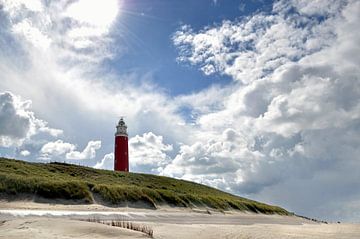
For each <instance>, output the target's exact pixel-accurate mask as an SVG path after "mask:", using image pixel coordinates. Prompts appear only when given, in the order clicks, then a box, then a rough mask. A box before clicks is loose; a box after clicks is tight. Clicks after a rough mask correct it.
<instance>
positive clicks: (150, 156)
mask: <svg viewBox="0 0 360 239" xmlns="http://www.w3.org/2000/svg"><path fill="white" fill-rule="evenodd" d="M172 150H173V146H172V145H170V144H165V143H164V142H163V137H162V136H161V135H155V134H154V133H152V132H148V133H144V134H143V135H142V136H140V135H136V136H134V137H132V138H131V139H130V140H129V155H130V162H131V164H130V165H131V168H134V169H135V170H140V171H145V170H146V169H147V170H149V169H150V170H151V169H155V170H156V169H158V168H159V167H162V166H164V165H165V164H166V163H168V162H169V160H170V157H169V156H168V155H167V153H168V152H169V151H172ZM147 170H146V171H147ZM150 170H149V171H150Z"/></svg>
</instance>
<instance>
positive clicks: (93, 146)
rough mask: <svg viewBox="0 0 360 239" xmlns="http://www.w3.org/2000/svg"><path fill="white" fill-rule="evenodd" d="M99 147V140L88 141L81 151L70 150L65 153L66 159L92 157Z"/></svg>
mask: <svg viewBox="0 0 360 239" xmlns="http://www.w3.org/2000/svg"><path fill="white" fill-rule="evenodd" d="M100 148H101V141H89V143H88V144H87V146H86V147H85V149H84V150H83V151H82V152H79V151H70V152H68V153H66V158H67V159H77V160H82V159H93V158H95V156H96V150H98V149H100Z"/></svg>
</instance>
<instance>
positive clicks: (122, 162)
mask: <svg viewBox="0 0 360 239" xmlns="http://www.w3.org/2000/svg"><path fill="white" fill-rule="evenodd" d="M114 151H115V152H114V154H115V159H114V170H115V171H124V172H129V153H128V134H127V126H126V124H125V122H124V119H123V118H122V117H121V118H120V120H119V123H118V125H117V126H116V133H115V150H114Z"/></svg>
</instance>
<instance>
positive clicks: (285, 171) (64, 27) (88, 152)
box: [0, 0, 360, 222]
mask: <svg viewBox="0 0 360 239" xmlns="http://www.w3.org/2000/svg"><path fill="white" fill-rule="evenodd" d="M359 22H360V2H359V1H356V0H348V1H342V0H317V1H305V0H289V1H285V0H278V1H266V0H249V1H245V0H237V1H235V0H228V1H227V0H226V1H225V0H199V1H192V0H183V1H175V0H169V1H165V0H106V1H100V0H98V1H95V0H94V1H86V0H58V1H51V0H46V1H45V0H44V1H41V0H0V156H2V157H9V158H16V159H21V160H26V161H30V162H52V161H60V162H67V163H74V164H79V165H86V166H90V167H95V168H102V169H112V168H113V159H114V156H113V148H114V133H115V126H116V124H117V122H118V120H119V118H120V117H121V116H124V117H125V121H126V123H127V125H128V131H129V150H130V152H129V154H130V170H131V171H132V172H142V173H151V174H157V175H164V176H170V177H175V178H181V179H185V180H191V181H195V182H199V183H203V184H207V185H210V186H213V187H216V188H219V189H221V190H225V191H228V192H231V193H234V194H237V195H240V196H244V197H249V198H251V199H255V200H259V201H262V202H266V203H270V204H276V205H279V206H282V207H284V208H286V209H287V210H289V211H292V212H295V213H297V214H300V215H305V216H309V217H315V218H318V219H323V220H332V221H338V220H340V221H350V222H359V221H360V184H359V181H360V174H359V172H360V158H359V155H360V147H359V145H360V68H359V65H360V31H359V30H358V29H359V24H358V23H359Z"/></svg>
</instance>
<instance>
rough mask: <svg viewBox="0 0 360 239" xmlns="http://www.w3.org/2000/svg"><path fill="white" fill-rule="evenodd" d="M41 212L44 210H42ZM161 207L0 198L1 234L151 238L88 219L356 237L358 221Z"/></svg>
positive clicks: (166, 231) (163, 232)
mask: <svg viewBox="0 0 360 239" xmlns="http://www.w3.org/2000/svg"><path fill="white" fill-rule="evenodd" d="M44 212H45V213H44ZM210 213H211V214H208V213H207V212H206V211H204V210H203V209H199V210H190V209H182V208H170V207H162V208H160V209H159V210H149V209H134V208H126V207H125V208H110V207H105V206H102V205H95V204H93V205H61V204H47V203H34V202H31V201H23V202H6V201H1V202H0V238H4V239H5V238H9V239H12V238H14V239H15V238H19V239H25V238H59V239H67V238H89V239H90V238H149V236H148V235H146V234H144V233H141V232H136V231H132V230H129V229H124V228H118V227H113V226H108V225H103V224H100V223H94V222H86V221H80V220H84V219H86V218H92V217H93V218H94V217H96V218H101V219H102V220H109V221H111V220H126V221H132V222H134V223H137V224H138V225H146V226H149V227H151V228H152V229H153V231H154V238H158V239H165V238H174V239H182V238H193V237H196V238H199V239H205V238H214V239H215V238H229V239H232V238H239V239H240V238H241V239H255V238H264V239H265V238H266V239H272V238H274V239H275V238H284V239H293V238H309V239H322V238H324V239H325V238H330V239H331V238H334V239H335V238H344V239H355V238H360V225H358V224H337V223H329V224H325V223H317V222H313V221H309V220H306V219H303V218H299V217H295V216H279V215H261V214H253V213H241V212H236V211H232V212H226V213H220V212H215V211H213V212H210Z"/></svg>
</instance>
